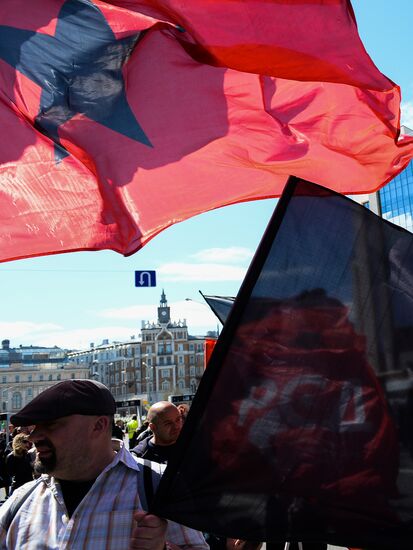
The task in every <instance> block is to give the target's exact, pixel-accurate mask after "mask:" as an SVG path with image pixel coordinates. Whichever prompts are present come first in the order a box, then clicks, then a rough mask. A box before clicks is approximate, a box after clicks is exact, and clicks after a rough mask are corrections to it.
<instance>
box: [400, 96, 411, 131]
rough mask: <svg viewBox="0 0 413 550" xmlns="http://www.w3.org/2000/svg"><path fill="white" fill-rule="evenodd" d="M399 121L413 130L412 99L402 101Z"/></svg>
mask: <svg viewBox="0 0 413 550" xmlns="http://www.w3.org/2000/svg"><path fill="white" fill-rule="evenodd" d="M401 113H402V116H401V123H402V124H404V125H405V126H407V127H408V128H410V129H412V130H413V101H402V103H401Z"/></svg>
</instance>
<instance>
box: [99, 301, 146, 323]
mask: <svg viewBox="0 0 413 550" xmlns="http://www.w3.org/2000/svg"><path fill="white" fill-rule="evenodd" d="M154 312H156V306H154V305H153V304H148V305H135V306H127V307H120V308H112V309H104V310H102V311H100V312H97V313H96V315H97V316H98V317H103V318H104V319H133V320H135V321H136V322H139V320H141V319H144V320H149V319H152V318H153V316H154Z"/></svg>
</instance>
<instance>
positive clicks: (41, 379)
mask: <svg viewBox="0 0 413 550" xmlns="http://www.w3.org/2000/svg"><path fill="white" fill-rule="evenodd" d="M39 380H40V382H43V374H39Z"/></svg>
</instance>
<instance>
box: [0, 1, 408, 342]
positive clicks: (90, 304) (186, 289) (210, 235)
mask: <svg viewBox="0 0 413 550" xmlns="http://www.w3.org/2000/svg"><path fill="white" fill-rule="evenodd" d="M352 3H353V7H354V11H355V13H356V17H357V21H358V25H359V32H360V35H361V37H362V39H363V42H364V44H365V47H366V49H367V51H368V52H369V54H370V55H371V57H372V58H373V60H374V62H375V63H376V65H377V66H378V68H379V69H380V70H381V71H382V72H383V73H384V74H386V75H387V76H388V77H389V78H391V79H392V80H394V81H395V82H397V84H399V85H400V86H401V89H402V98H403V104H402V105H403V109H402V112H403V119H402V122H404V123H405V124H407V125H408V126H410V127H411V128H413V71H412V69H411V56H412V50H413V48H412V46H411V39H410V36H411V22H412V21H413V3H412V2H411V0H394V1H393V2H387V1H384V0H354V1H353V2H352ZM275 202H276V201H274V200H267V201H256V202H250V203H245V204H240V205H236V206H232V207H226V208H222V209H219V210H216V211H214V212H209V213H206V214H202V215H200V216H197V217H196V218H192V219H191V220H187V221H186V222H183V223H180V224H177V225H175V226H173V227H171V228H169V229H167V230H166V231H164V232H163V233H161V234H160V235H158V236H157V237H156V238H155V239H153V240H152V241H151V242H150V243H149V244H148V245H146V246H145V247H144V248H143V249H142V250H140V251H139V252H137V253H136V254H135V255H133V256H131V257H129V258H124V257H122V256H120V255H118V254H116V253H114V252H110V251H102V252H77V253H72V254H62V255H58V256H49V257H43V258H36V259H27V260H19V261H16V262H8V263H5V264H0V281H1V291H2V298H1V316H0V339H5V338H8V339H10V340H11V345H12V346H19V345H30V344H33V345H45V346H49V345H50V346H53V345H58V346H62V347H69V348H78V349H79V348H84V347H88V346H89V344H90V342H94V343H95V344H98V343H100V342H101V341H102V339H104V338H107V339H109V340H110V341H112V340H124V339H128V338H129V337H130V336H131V335H137V334H138V333H139V329H140V326H141V321H142V320H155V319H156V307H157V304H158V302H159V299H160V294H161V291H162V288H164V289H165V292H166V295H167V298H168V302H169V305H170V306H171V313H172V318H173V319H174V320H178V319H184V318H186V319H187V322H188V326H189V328H190V332H191V333H192V334H202V333H204V332H205V331H206V330H210V329H215V328H216V326H217V320H216V318H215V316H214V315H213V314H212V313H211V312H210V310H209V308H208V307H207V306H206V305H204V304H203V300H202V298H201V296H200V295H199V294H198V290H202V292H204V293H206V294H222V295H235V294H236V293H237V291H238V289H239V286H240V284H241V281H242V279H243V276H244V274H245V272H246V269H247V267H248V265H249V262H250V260H251V258H252V255H253V253H254V251H255V250H256V248H257V246H258V244H259V241H260V238H261V236H262V234H263V232H264V230H265V227H266V224H267V222H268V220H269V218H270V216H271V214H272V212H273V209H274V206H275ZM146 269H156V270H157V277H158V286H157V287H156V288H147V289H142V288H139V289H138V288H135V286H134V271H135V270H146ZM185 298H191V299H192V300H194V301H186V300H185Z"/></svg>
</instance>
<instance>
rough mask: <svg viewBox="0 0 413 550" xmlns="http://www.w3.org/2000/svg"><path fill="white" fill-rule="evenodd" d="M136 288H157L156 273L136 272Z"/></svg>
mask: <svg viewBox="0 0 413 550" xmlns="http://www.w3.org/2000/svg"><path fill="white" fill-rule="evenodd" d="M135 286H137V287H147V286H156V271H135Z"/></svg>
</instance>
